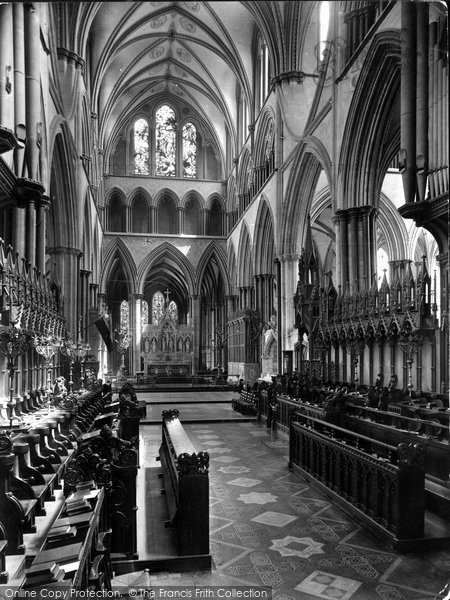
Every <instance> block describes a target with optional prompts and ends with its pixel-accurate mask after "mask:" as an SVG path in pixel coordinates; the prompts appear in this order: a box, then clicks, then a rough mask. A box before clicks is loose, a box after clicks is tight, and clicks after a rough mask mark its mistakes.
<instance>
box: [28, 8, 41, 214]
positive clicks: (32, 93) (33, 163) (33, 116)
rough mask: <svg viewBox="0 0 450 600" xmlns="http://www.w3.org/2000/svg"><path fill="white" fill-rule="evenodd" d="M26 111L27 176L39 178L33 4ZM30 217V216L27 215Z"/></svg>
mask: <svg viewBox="0 0 450 600" xmlns="http://www.w3.org/2000/svg"><path fill="white" fill-rule="evenodd" d="M24 16H25V103H26V105H25V111H26V131H27V147H26V154H25V156H26V162H27V170H28V173H27V176H28V177H29V178H30V179H33V180H38V178H39V172H38V168H39V145H40V141H39V140H38V123H39V124H40V119H41V96H40V71H39V66H40V56H41V52H40V25H39V13H38V12H37V10H36V8H35V7H34V5H33V4H26V5H25V13H24ZM27 216H28V215H27Z"/></svg>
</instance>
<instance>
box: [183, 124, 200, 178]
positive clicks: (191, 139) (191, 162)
mask: <svg viewBox="0 0 450 600" xmlns="http://www.w3.org/2000/svg"><path fill="white" fill-rule="evenodd" d="M196 175H197V128H196V127H195V125H194V124H193V123H186V124H185V125H183V177H195V176H196Z"/></svg>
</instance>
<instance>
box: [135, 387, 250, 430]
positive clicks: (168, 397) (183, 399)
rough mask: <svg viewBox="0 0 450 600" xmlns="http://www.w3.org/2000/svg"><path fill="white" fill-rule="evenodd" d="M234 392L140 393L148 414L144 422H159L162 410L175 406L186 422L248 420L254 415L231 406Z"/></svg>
mask: <svg viewBox="0 0 450 600" xmlns="http://www.w3.org/2000/svg"><path fill="white" fill-rule="evenodd" d="M233 395H235V394H233V392H226V391H225V392H224V391H220V392H214V391H210V392H185V393H183V392H152V393H149V392H147V393H142V394H139V399H140V400H145V401H146V403H147V406H146V415H145V418H144V419H142V421H141V422H142V423H159V422H160V421H161V412H162V411H163V410H168V409H171V408H174V407H175V406H176V407H177V408H178V410H179V411H180V419H181V420H182V421H183V420H184V422H188V421H189V422H192V421H195V422H201V421H208V422H211V421H229V420H232V421H248V420H249V419H251V418H254V417H248V416H243V415H240V414H239V413H237V412H236V411H234V410H233V409H232V407H231V399H232V397H233Z"/></svg>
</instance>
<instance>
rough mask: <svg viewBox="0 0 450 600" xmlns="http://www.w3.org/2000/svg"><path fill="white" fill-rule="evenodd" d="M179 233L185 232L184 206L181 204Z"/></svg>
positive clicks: (179, 209) (179, 208)
mask: <svg viewBox="0 0 450 600" xmlns="http://www.w3.org/2000/svg"><path fill="white" fill-rule="evenodd" d="M177 211H178V233H179V234H183V233H184V207H182V206H179V207H178V209H177Z"/></svg>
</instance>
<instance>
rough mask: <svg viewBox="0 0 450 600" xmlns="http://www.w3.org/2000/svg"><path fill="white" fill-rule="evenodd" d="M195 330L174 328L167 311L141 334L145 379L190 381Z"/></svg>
mask: <svg viewBox="0 0 450 600" xmlns="http://www.w3.org/2000/svg"><path fill="white" fill-rule="evenodd" d="M193 339H194V329H193V327H192V326H191V325H187V324H177V323H175V321H174V320H173V319H172V317H171V315H170V313H169V311H168V310H165V311H164V314H163V316H162V318H161V319H160V320H159V322H158V323H150V324H148V325H146V326H145V328H144V330H143V332H142V348H141V357H142V359H143V363H144V365H143V371H144V376H145V377H158V378H159V377H161V378H173V377H176V378H178V377H190V376H191V375H192V359H193V346H194V345H193Z"/></svg>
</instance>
